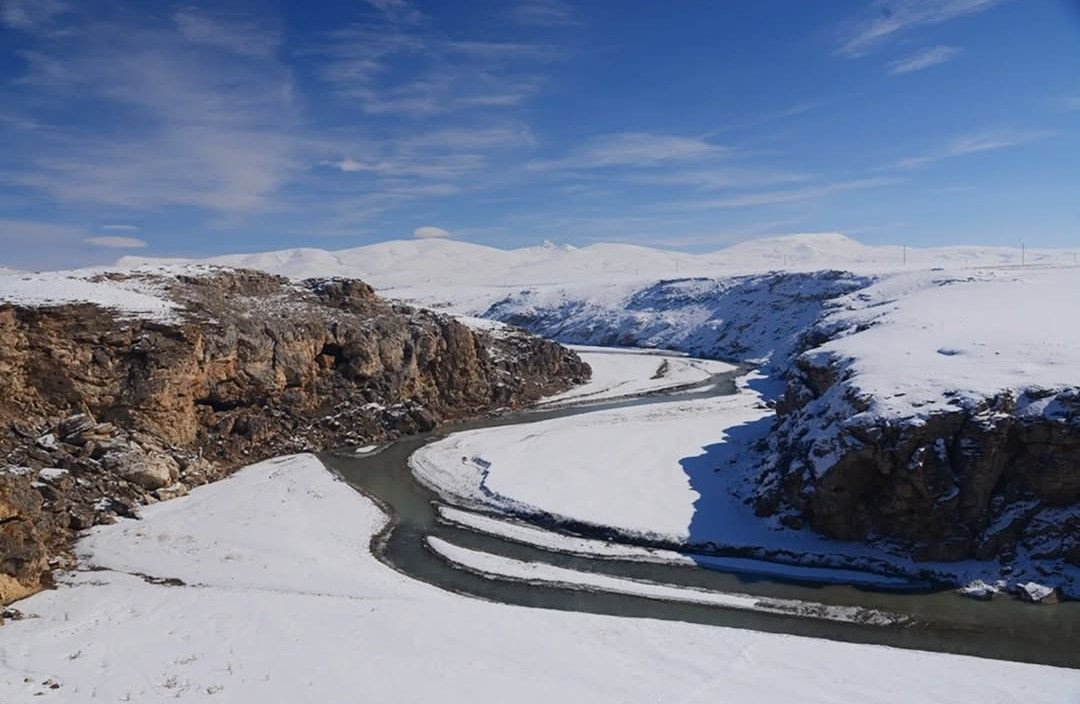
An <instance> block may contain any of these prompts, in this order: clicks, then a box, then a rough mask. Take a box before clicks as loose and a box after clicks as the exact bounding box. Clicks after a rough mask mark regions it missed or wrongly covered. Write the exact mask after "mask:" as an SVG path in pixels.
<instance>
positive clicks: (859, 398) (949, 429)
mask: <svg viewBox="0 0 1080 704" xmlns="http://www.w3.org/2000/svg"><path fill="white" fill-rule="evenodd" d="M850 376H851V375H850V373H849V371H848V370H847V369H846V365H845V364H844V363H843V361H842V360H836V359H833V358H830V357H829V356H821V355H813V354H808V355H804V356H803V357H801V358H800V360H799V363H798V364H797V365H796V367H795V369H794V370H793V372H792V374H791V375H790V380H789V383H788V386H787V389H786V393H785V395H784V398H783V400H782V401H781V402H780V403H779V404H778V406H777V410H778V424H777V427H776V430H775V432H774V433H773V435H772V437H771V450H772V452H771V453H770V455H769V456H770V460H769V462H768V463H767V465H766V467H767V469H766V470H765V472H764V473H763V474H762V478H761V481H760V483H759V486H758V492H757V495H756V499H755V500H756V509H757V512H758V513H759V515H773V514H779V515H781V516H782V517H783V519H784V520H785V522H786V523H788V524H791V525H801V524H802V523H804V522H805V523H807V524H809V525H810V526H811V527H813V528H814V529H815V530H817V531H819V532H821V533H823V534H825V535H827V536H830V537H833V538H839V539H842V540H869V541H871V542H878V543H882V544H889V545H891V546H893V547H901V548H903V549H905V550H906V551H908V552H910V553H911V554H912V555H913V556H914V557H915V558H916V559H920V560H944V561H955V560H963V559H968V558H975V559H980V560H989V559H997V560H999V561H1001V562H1002V563H1003V564H1006V565H1009V564H1013V563H1019V562H1029V561H1036V562H1038V563H1039V564H1038V565H1037V567H1036V569H1037V571H1038V572H1039V573H1040V574H1041V576H1043V577H1053V576H1054V575H1055V574H1056V573H1059V572H1060V561H1062V560H1065V561H1068V562H1071V563H1073V564H1076V565H1080V389H1075V388H1072V389H1057V390H1049V389H1034V388H1033V389H1027V390H1024V391H1021V392H1018V393H1013V392H1003V393H1000V394H998V395H996V396H994V397H991V398H986V399H983V400H981V401H978V402H975V403H962V402H958V403H957V404H955V407H954V408H952V409H951V410H934V411H931V412H929V413H927V414H926V415H925V416H915V417H901V418H897V417H883V416H877V415H875V414H872V413H867V412H866V411H867V410H868V409H869V408H870V405H871V403H872V399H870V398H867V397H865V396H864V395H862V394H860V392H859V390H858V388H857V387H856V386H854V385H852V384H851V383H849V382H850Z"/></svg>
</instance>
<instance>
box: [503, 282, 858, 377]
mask: <svg viewBox="0 0 1080 704" xmlns="http://www.w3.org/2000/svg"><path fill="white" fill-rule="evenodd" d="M872 281H873V279H871V278H868V277H861V276H854V275H851V274H846V273H843V272H839V271H822V272H812V273H771V274H760V275H750V276H735V277H730V278H696V279H672V280H667V281H661V282H659V283H656V284H652V285H649V286H645V287H644V288H640V289H636V290H635V289H629V290H628V289H627V288H625V287H609V288H606V289H603V290H601V289H599V288H598V287H595V286H586V287H565V288H552V289H527V290H524V291H521V292H518V293H515V294H511V295H508V296H506V297H505V298H503V299H502V300H500V301H498V302H496V303H495V304H494V305H492V306H491V308H489V309H488V310H487V311H486V312H485V313H484V315H485V316H487V317H491V318H494V319H496V320H501V321H503V322H506V323H511V324H513V325H518V326H520V327H524V328H526V329H528V330H531V331H533V332H535V333H537V334H540V335H544V336H546V337H551V338H554V339H557V340H560V341H562V342H569V343H576V344H592V345H623V346H640V347H656V348H664V349H675V350H679V351H683V352H688V353H690V354H692V355H696V356H700V357H708V358H714V359H715V358H720V359H737V360H740V361H750V360H756V361H764V360H766V359H770V358H772V357H774V356H775V357H776V358H777V360H778V361H784V360H786V359H787V356H788V355H789V354H790V353H791V351H792V350H793V349H794V348H795V346H796V344H797V343H798V340H799V338H800V336H801V335H802V334H803V333H804V332H805V331H806V330H808V329H809V328H811V327H812V326H813V325H814V324H815V323H816V322H817V321H818V320H819V319H820V317H821V316H822V315H823V313H824V310H825V309H826V308H827V307H828V306H829V305H830V302H831V301H832V300H833V299H837V298H839V297H841V296H843V295H845V294H847V293H849V292H851V291H855V290H858V289H859V288H861V287H863V286H867V285H869V284H870V283H871V282H872Z"/></svg>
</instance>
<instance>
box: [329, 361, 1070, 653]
mask: <svg viewBox="0 0 1080 704" xmlns="http://www.w3.org/2000/svg"><path fill="white" fill-rule="evenodd" d="M739 373H741V371H735V372H731V373H730V374H724V375H718V376H716V377H714V378H713V379H712V380H711V381H710V382H709V383H708V384H702V385H699V386H698V387H695V388H690V389H684V390H682V391H681V392H679V393H677V394H676V393H671V392H668V393H663V394H655V395H651V396H643V397H637V398H632V399H623V400H617V401H609V402H603V403H595V404H591V405H584V406H572V407H563V408H553V409H547V410H532V411H525V412H519V413H512V414H506V415H500V416H496V417H492V418H488V419H482V420H478V421H472V422H468V423H461V424H458V425H454V426H445V427H443V428H441V429H439V430H438V431H437V432H433V433H426V434H422V435H413V436H409V437H404V438H401V439H399V440H397V441H395V442H393V443H391V444H389V445H387V446H386V447H385V448H383V449H382V450H381V451H379V452H376V453H373V454H369V455H362V456H357V455H356V454H355V453H353V452H351V451H349V450H347V449H346V450H342V451H339V452H330V453H325V454H323V455H322V456H321V459H322V461H323V462H324V463H325V464H326V465H327V467H328V468H330V469H331V470H332V471H334V472H336V473H338V474H339V475H340V476H341V477H342V478H344V480H345V481H346V482H348V483H349V484H350V485H351V486H353V487H354V488H356V489H358V490H359V491H361V492H362V493H364V494H365V495H367V496H369V497H371V498H372V499H373V500H374V501H376V502H377V503H378V504H379V505H380V506H382V507H383V508H384V509H385V510H386V511H387V512H388V513H389V514H390V516H391V521H390V523H389V524H388V526H387V528H386V529H385V530H384V531H383V532H382V533H381V534H380V535H378V536H376V537H375V538H374V539H373V540H372V551H373V552H374V554H375V556H376V557H377V558H379V559H380V560H382V561H383V562H384V563H386V564H387V565H389V566H391V567H392V568H394V569H396V570H398V571H399V572H402V573H403V574H406V575H408V576H410V577H412V578H414V579H418V580H421V581H424V582H428V583H430V584H433V585H435V586H438V587H441V588H443V589H447V590H450V591H453V592H457V593H460V594H464V595H468V596H471V597H475V598H479V599H486V600H489V601H496V602H501V603H507V604H517V605H520V606H531V607H538V608H547V609H559V610H562V611H580V612H586V613H593V614H609V615H614V616H621V617H633V618H655V619H665V620H671V621H684V622H691V623H699V624H707V625H714V626H730V627H735V628H747V629H752V630H757V631H768V632H774V633H790V634H796V635H804V636H813V637H817V638H829V639H833V640H842V641H850V642H855V643H875V644H881V645H891V646H896V647H901V648H916V649H920V650H933V651H941V652H949V653H963V654H969V655H975V656H980V657H988V658H999V659H1006V660H1017V661H1022V662H1035V663H1042V664H1048V665H1058V666H1065V667H1074V668H1075V667H1080V602H1066V603H1063V604H1059V605H1055V606H1043V605H1034V604H1027V603H1022V602H1020V601H1016V600H1005V601H995V602H977V601H973V600H971V599H967V598H964V597H960V596H958V595H956V594H955V593H954V592H952V591H951V590H938V591H934V590H931V589H929V588H927V587H926V586H925V585H916V584H912V585H910V586H909V587H908V588H899V589H896V590H890V591H885V590H881V589H867V588H857V587H854V586H849V585H844V584H831V583H830V584H821V583H808V582H805V581H795V580H787V579H777V578H775V577H769V578H764V577H761V576H756V575H753V574H748V573H740V572H729V571H721V570H716V569H706V568H703V567H699V566H691V565H665V564H655V563H648V562H637V561H627V560H613V559H606V558H604V559H601V558H590V557H581V556H575V555H568V554H565V553H560V552H553V551H549V550H544V549H540V548H537V547H533V546H529V545H524V544H521V543H517V542H513V541H512V540H509V539H506V538H500V537H496V536H491V535H486V534H483V533H479V532H474V531H471V530H468V529H465V528H460V527H455V526H451V525H447V524H445V523H442V522H440V521H438V520H437V514H436V511H435V505H436V504H437V503H438V502H440V498H439V497H438V496H436V495H435V494H434V493H433V492H431V491H430V490H429V489H427V488H426V487H424V486H422V485H420V484H419V483H418V482H416V480H415V479H414V478H413V476H412V473H411V472H410V470H409V467H408V459H409V456H410V455H411V454H412V453H413V452H415V451H416V450H417V449H419V448H420V447H423V446H424V445H426V444H428V443H430V442H432V441H434V440H438V439H440V438H443V437H445V436H446V435H448V434H450V433H452V432H457V431H461V430H470V429H477V428H486V427H494V426H503V425H510V424H516V423H529V422H535V421H538V420H545V419H549V418H557V417H565V416H571V415H578V414H582V413H592V412H596V411H597V410H603V409H613V408H624V407H627V406H632V405H641V404H651V403H662V402H665V401H672V400H676V399H677V400H684V401H685V400H688V399H693V398H707V397H710V396H714V395H718V394H730V393H735V383H734V379H735V376H736V375H737V374H739ZM428 536H433V537H438V538H442V539H445V540H447V541H448V542H451V543H454V544H457V545H460V546H462V547H465V548H470V549H474V550H480V551H484V552H488V553H492V554H495V555H501V556H505V557H510V558H515V559H519V560H531V561H539V562H545V563H549V564H552V565H556V566H559V567H565V568H569V569H573V570H578V571H583V572H593V573H599V574H606V575H612V576H618V577H631V578H634V579H642V580H650V581H655V582H662V583H665V584H672V585H678V586H686V587H696V588H703V589H709V590H716V591H721V592H737V593H740V594H751V595H755V596H761V597H773V598H783V599H797V600H801V601H806V602H815V603H820V604H827V605H842V606H854V607H860V608H865V609H875V610H881V611H887V612H891V613H896V614H901V615H904V616H908V617H910V619H911V622H910V623H909V624H908V625H904V626H899V625H889V626H878V625H869V624H862V623H848V622H842V621H835V620H825V619H818V618H809V617H805V616H794V615H786V614H775V613H764V612H759V611H747V610H740V609H733V608H724V607H719V606H705V605H698V604H690V603H679V602H668V601H660V600H657V599H649V598H645V597H639V596H629V595H623V594H611V593H604V592H597V591H584V590H579V589H570V588H564V587H560V586H557V585H540V584H535V583H528V582H522V581H515V580H513V579H493V578H490V577H486V576H481V575H479V574H475V573H473V572H469V571H466V570H462V569H460V568H456V567H454V566H452V565H451V564H450V563H448V562H447V561H445V560H444V559H442V558H440V557H439V556H437V555H435V554H434V553H432V552H431V551H430V550H429V549H428V548H427V547H426V544H425V538H427V537H428Z"/></svg>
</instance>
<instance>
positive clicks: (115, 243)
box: [83, 237, 146, 249]
mask: <svg viewBox="0 0 1080 704" xmlns="http://www.w3.org/2000/svg"><path fill="white" fill-rule="evenodd" d="M83 242H85V243H86V244H92V245H94V246H95V247H108V248H110V249H139V248H142V247H145V246H146V240H141V239H139V238H138V237H87V238H86V239H84V240H83Z"/></svg>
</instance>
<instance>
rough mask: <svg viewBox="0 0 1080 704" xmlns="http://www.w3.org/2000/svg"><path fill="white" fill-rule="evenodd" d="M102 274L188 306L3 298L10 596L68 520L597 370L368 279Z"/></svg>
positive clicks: (90, 519)
mask: <svg viewBox="0 0 1080 704" xmlns="http://www.w3.org/2000/svg"><path fill="white" fill-rule="evenodd" d="M101 278H102V280H105V281H108V280H115V281H117V282H120V283H124V284H125V285H134V284H137V285H139V286H145V287H149V288H152V289H154V290H157V291H164V294H163V295H164V296H166V297H168V298H169V299H171V300H173V301H176V302H177V303H178V304H180V305H182V307H183V312H182V313H181V314H179V315H178V316H177V317H176V319H175V320H173V321H155V320H150V319H147V318H140V317H134V318H133V317H124V316H122V315H119V314H118V313H116V312H114V311H110V310H108V309H105V308H102V307H99V306H97V305H93V304H70V305H59V306H51V307H43V306H16V305H5V304H2V303H0V389H2V390H3V393H2V394H0V458H6V459H5V460H4V461H0V572H2V573H3V575H4V576H3V577H0V580H2V581H0V599H2V600H3V601H9V600H10V599H12V598H18V597H19V596H22V595H24V594H25V593H27V591H28V590H30V591H32V590H33V589H34V588H35V587H36V586H37V581H36V580H37V579H39V578H40V577H41V576H42V574H43V571H44V567H45V565H46V564H47V562H48V560H49V557H50V556H55V555H57V554H58V553H59V552H60V550H59V549H58V546H62V545H64V544H65V543H66V542H67V541H68V540H69V539H70V536H71V533H72V531H74V530H78V529H81V528H85V527H88V526H89V525H92V524H93V523H95V522H101V521H107V520H111V517H112V516H113V515H128V514H130V513H131V512H132V511H133V510H134V508H135V507H136V506H138V505H139V504H141V503H145V502H147V501H153V500H157V499H162V498H167V497H170V496H174V495H178V494H179V493H183V492H184V491H186V489H187V487H190V486H195V485H198V484H202V483H205V482H207V481H212V480H214V479H216V478H218V477H220V476H222V475H224V474H226V473H227V472H229V471H230V470H232V469H235V468H236V467H238V466H241V465H245V464H249V463H251V462H255V461H257V460H260V459H263V458H266V457H269V456H273V455H278V454H285V453H290V452H297V451H307V450H316V449H323V448H328V447H332V446H334V445H340V444H345V443H348V442H358V443H359V442H369V441H372V440H378V439H383V438H386V437H391V436H394V435H396V434H402V433H411V432H416V431H423V430H428V429H430V428H432V427H434V426H435V425H436V424H437V423H439V422H441V421H444V420H448V419H454V418H460V417H464V416H470V415H476V414H482V413H485V412H488V411H491V410H494V409H497V408H501V407H513V406H518V405H521V404H524V403H528V402H530V401H532V400H535V399H537V398H539V397H540V396H542V395H544V394H548V393H554V392H557V391H559V390H562V389H564V388H567V387H568V386H570V385H571V384H573V383H576V382H580V381H583V380H585V379H587V378H588V376H589V369H588V366H587V365H585V364H584V363H583V362H581V360H580V359H579V358H578V357H577V355H576V354H574V353H573V352H571V351H569V350H566V349H565V348H563V347H561V346H559V345H557V344H555V343H551V342H547V341H544V340H540V339H538V338H535V337H532V336H529V335H527V334H525V333H522V332H514V331H508V332H506V333H502V334H493V333H488V332H481V331H476V330H472V329H470V328H468V327H466V326H465V325H463V324H462V323H460V322H459V321H457V320H455V319H453V318H450V317H447V316H443V315H438V314H435V313H432V312H430V311H425V310H418V309H413V308H410V307H407V306H402V305H396V304H393V303H390V302H388V301H385V300H383V299H381V298H379V297H378V296H376V295H375V293H374V292H373V291H372V289H371V288H370V287H369V286H367V285H366V284H364V283H363V282H360V281H352V280H341V279H328V280H311V281H307V282H304V283H303V284H294V283H292V282H290V281H289V280H287V279H285V278H282V277H277V276H271V275H268V274H262V273H256V272H251V271H242V270H225V269H208V270H205V271H191V270H190V269H188V270H183V271H182V272H181V273H168V272H166V273H162V274H150V273H129V274H105V275H103V276H102V277H101ZM5 467H6V469H5ZM14 468H22V469H14ZM58 469H63V470H66V472H59V471H57V470H58ZM42 470H45V471H44V472H43V471H42Z"/></svg>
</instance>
